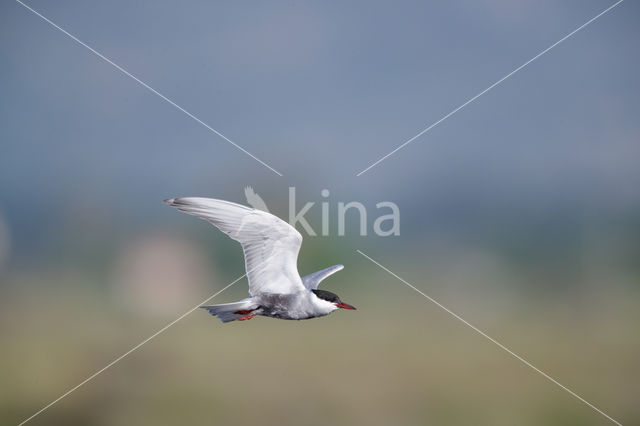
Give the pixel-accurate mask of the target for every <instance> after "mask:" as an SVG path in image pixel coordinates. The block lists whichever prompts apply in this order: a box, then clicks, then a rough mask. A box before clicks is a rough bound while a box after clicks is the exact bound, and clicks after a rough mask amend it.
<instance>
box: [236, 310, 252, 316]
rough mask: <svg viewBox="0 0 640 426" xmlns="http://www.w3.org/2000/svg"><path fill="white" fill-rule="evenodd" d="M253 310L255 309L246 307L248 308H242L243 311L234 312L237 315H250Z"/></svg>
mask: <svg viewBox="0 0 640 426" xmlns="http://www.w3.org/2000/svg"><path fill="white" fill-rule="evenodd" d="M253 311H255V309H246V310H241V311H235V312H234V314H236V315H249V314H250V313H251V312H253Z"/></svg>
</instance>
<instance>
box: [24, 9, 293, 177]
mask: <svg viewBox="0 0 640 426" xmlns="http://www.w3.org/2000/svg"><path fill="white" fill-rule="evenodd" d="M16 2H18V3H19V4H21V5H22V6H24V7H25V8H26V9H28V10H30V11H31V12H33V13H34V14H35V15H37V16H39V17H40V18H42V19H43V20H44V21H46V22H47V23H49V24H51V26H53V27H54V28H56V29H58V30H60V31H61V32H62V33H64V34H65V35H67V36H68V37H69V38H71V39H72V40H73V41H75V42H77V43H79V44H80V45H82V46H84V47H86V48H87V49H89V50H90V51H91V52H93V53H94V54H95V55H96V56H98V57H99V58H100V59H102V60H104V61H105V62H107V63H108V64H110V65H112V66H113V67H114V68H116V69H117V70H118V71H120V72H122V73H123V74H124V75H126V76H127V77H130V78H131V79H133V80H135V81H136V82H137V83H139V84H140V85H142V86H143V87H144V88H145V89H148V90H149V91H150V92H152V93H154V94H155V95H158V96H159V97H160V98H162V99H163V100H165V101H166V102H167V103H169V104H170V105H172V106H174V107H176V108H177V109H179V110H180V111H182V112H183V113H184V114H186V115H187V116H189V117H191V118H192V119H194V120H195V121H196V122H198V123H199V124H201V125H202V126H204V127H206V128H207V129H209V130H210V131H212V132H213V133H215V134H216V135H218V136H220V137H221V138H222V139H224V140H225V141H227V142H229V143H230V144H231V145H233V146H235V147H236V148H238V149H239V150H240V151H242V152H244V153H245V154H247V155H248V156H249V157H251V158H253V159H254V160H256V161H257V162H258V163H260V164H262V165H263V166H265V167H266V168H268V169H269V170H271V171H272V172H274V173H275V174H277V175H278V176H282V173H280V172H279V171H277V170H276V169H274V168H273V167H271V166H270V165H268V164H267V163H265V162H264V161H262V160H261V159H259V158H258V157H256V156H255V155H253V154H252V153H250V152H249V151H247V150H246V149H244V148H243V147H241V146H240V145H238V144H237V143H235V142H234V141H232V140H231V139H229V138H228V137H226V136H225V135H223V134H222V133H220V132H219V131H217V130H216V129H214V128H213V127H211V126H210V125H208V124H207V123H205V122H204V121H202V120H200V119H199V118H198V117H196V116H195V115H193V114H191V113H190V112H189V111H187V110H186V109H184V108H182V107H181V106H180V105H178V104H177V103H175V102H174V101H172V100H171V99H169V98H167V97H166V96H165V95H163V94H162V93H160V92H158V91H157V90H156V89H154V88H153V87H151V86H149V85H148V84H147V83H145V82H144V81H142V80H140V79H139V78H138V77H136V76H135V75H133V74H131V73H130V72H129V71H127V70H126V69H124V68H122V67H121V66H120V65H118V64H116V63H115V62H113V61H112V60H111V59H109V58H107V57H106V56H104V55H103V54H102V53H100V52H98V51H97V50H95V49H94V48H92V47H91V46H89V45H88V44H87V43H85V42H83V41H82V40H80V39H78V38H77V37H76V36H74V35H73V34H71V33H69V32H68V31H66V30H65V29H63V28H61V27H60V26H58V25H57V24H56V23H54V22H53V21H51V20H50V19H48V18H47V17H46V16H43V15H42V14H40V13H39V12H37V11H35V10H34V9H32V8H31V7H29V6H28V5H26V4H24V3H23V2H22V1H20V0H16Z"/></svg>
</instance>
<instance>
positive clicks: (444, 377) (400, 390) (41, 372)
mask: <svg viewBox="0 0 640 426" xmlns="http://www.w3.org/2000/svg"><path fill="white" fill-rule="evenodd" d="M350 261H351V264H348V263H347V268H346V269H345V271H343V272H341V273H340V274H338V275H336V276H334V277H332V278H331V280H330V281H328V282H327V284H326V288H327V289H331V290H334V291H337V292H339V293H340V295H341V296H342V298H343V299H344V300H345V301H347V302H349V303H352V304H354V305H356V306H357V307H358V310H357V311H355V312H351V311H340V312H337V313H334V314H333V315H331V316H329V317H326V318H322V319H315V320H309V321H301V322H295V321H280V320H274V319H269V318H256V319H253V320H251V321H248V322H243V323H231V324H227V325H223V324H221V323H220V322H219V321H218V320H216V319H214V318H212V317H210V316H209V315H208V314H206V313H205V312H203V311H200V310H197V311H195V312H194V313H193V314H191V315H189V316H188V317H187V318H185V319H184V320H182V321H181V322H179V323H177V324H176V325H175V326H173V327H172V328H170V329H169V330H167V331H166V332H165V333H163V334H161V335H159V336H158V337H157V338H155V339H154V340H152V341H150V342H149V343H148V344H146V345H145V346H143V347H142V348H141V349H139V350H137V351H136V352H134V353H132V354H131V355H130V356H129V357H127V358H125V359H124V360H122V361H121V362H119V363H118V364H116V365H114V366H113V367H112V368H111V369H109V370H107V371H105V372H104V373H103V374H101V375H100V376H98V377H97V378H96V379H95V380H93V381H91V382H89V383H87V384H86V385H84V386H83V387H81V388H79V389H78V390H77V391H75V392H74V393H72V394H70V395H69V396H68V397H66V398H65V399H63V400H62V401H60V402H59V403H57V404H56V405H55V406H53V407H52V408H50V409H49V410H47V411H46V412H44V413H42V414H41V415H40V416H38V417H36V418H35V419H33V420H32V421H31V423H30V424H33V425H40V424H42V425H52V424H60V425H125V424H131V425H133V424H135V425H158V424H167V425H168V424H216V425H217V424H264V425H270V424H273V425H276V424H277V425H301V424H308V425H324V424H337V425H340V424H345V425H347V424H348V425H391V424H397V425H424V424H434V425H435V424H437V425H441V424H447V425H469V424H477V425H514V424H518V425H601V424H609V422H608V421H607V420H606V419H605V418H604V417H602V416H601V415H600V414H598V413H597V412H595V411H593V410H592V409H591V408H589V407H587V406H586V405H585V404H583V403H582V402H580V401H578V400H577V399H575V398H574V397H572V396H571V395H569V394H568V393H567V392H565V391H563V390H561V389H560V388H558V387H557V386H556V385H554V384H552V383H550V382H549V381H547V380H546V379H545V378H543V377H542V376H540V375H538V374H537V373H535V372H534V371H532V370H531V369H529V368H528V367H526V366H524V365H523V364H521V363H520V362H519V361H517V360H515V359H514V358H512V357H511V356H510V355H508V354H507V353H505V352H503V351H502V350H500V349H499V348H497V347H496V346H495V345H493V344H492V343H490V342H488V341H487V340H486V339H484V338H483V337H481V336H479V335H478V334H477V333H475V332H474V331H472V330H471V329H469V328H468V327H466V326H465V325H463V324H462V323H460V322H459V321H457V320H456V319H454V318H453V317H451V316H450V315H449V314H447V313H445V312H444V311H442V310H441V309H440V308H438V307H436V306H435V305H433V304H432V303H430V302H429V301H427V300H426V299H424V298H422V297H421V296H419V295H418V294H417V293H415V292H413V291H412V290H410V289H408V288H407V287H405V286H404V285H403V284H401V283H400V282H398V281H397V280H395V279H393V278H392V277H390V276H388V275H385V273H384V272H382V271H380V270H378V269H376V267H374V266H373V265H371V264H368V263H366V262H367V261H366V260H364V259H359V258H358V257H356V256H355V255H354V256H353V257H352V258H351V259H350ZM345 263H346V262H345ZM418 271H419V269H416V268H414V269H412V270H406V269H405V270H404V272H405V273H404V274H401V275H404V276H405V278H407V279H412V278H413V277H417V276H419V275H418ZM49 272H51V271H49ZM398 272H399V271H398ZM233 278H234V277H232V276H230V275H229V276H227V275H225V274H222V273H220V274H218V280H220V282H221V283H227V282H230V281H231V280H232V279H233ZM476 278H477V282H479V283H482V282H483V278H488V277H482V276H477V277H476ZM86 279H88V277H87V278H86ZM430 279H431V282H429V283H426V282H416V281H414V284H416V285H417V286H419V287H420V288H422V289H423V290H425V291H426V292H427V293H429V294H430V295H431V296H433V297H435V298H436V299H438V300H439V301H440V302H441V303H443V304H444V305H446V306H447V307H449V308H450V309H452V310H454V311H456V312H458V313H459V314H460V315H462V316H463V317H465V318H466V319H467V320H468V321H470V322H472V323H474V324H475V325H477V326H478V327H479V328H481V329H483V330H485V331H486V332H487V333H488V334H490V335H491V336H493V337H494V338H496V339H498V340H499V341H501V342H503V343H504V344H505V345H506V346H508V347H510V348H512V349H513V350H514V351H515V352H517V353H518V354H520V355H522V356H524V357H525V358H526V359H528V360H529V361H531V362H532V363H533V364H534V365H536V366H537V367H539V368H541V369H542V370H544V371H546V372H548V373H549V374H550V375H551V376H553V377H554V378H556V379H557V380H559V381H560V382H561V383H563V384H565V385H566V386H568V387H569V388H571V389H573V390H574V391H575V392H577V393H578V394H580V395H581V396H583V397H584V398H586V399H587V400H589V401H590V402H592V403H594V404H595V405H596V406H598V407H599V408H601V409H602V410H604V411H605V412H607V413H608V414H610V415H611V416H613V417H614V418H616V419H617V420H618V421H620V422H622V423H623V424H625V425H632V424H640V410H638V406H637V402H638V401H637V396H638V395H639V394H640V385H639V384H638V382H639V381H638V377H639V375H640V367H639V366H638V359H640V335H639V334H638V332H637V331H638V330H637V325H638V319H639V318H638V312H640V310H639V309H638V308H639V307H640V306H638V303H637V302H634V301H633V300H636V301H637V300H638V297H637V294H632V293H631V292H630V290H629V292H623V291H621V290H617V291H612V290H611V288H614V287H611V288H610V289H609V290H607V291H604V290H593V289H592V290H590V291H583V292H580V293H579V296H576V294H578V293H573V295H572V294H564V295H562V296H559V297H555V298H548V297H545V296H544V295H542V293H541V294H536V293H535V292H529V293H524V292H519V293H510V294H506V295H505V294H504V293H505V292H504V291H501V290H500V289H499V288H496V287H495V286H494V287H487V288H483V287H482V284H478V285H479V286H480V288H476V289H470V288H469V289H466V290H465V289H460V288H458V289H456V288H455V286H454V284H453V283H452V282H446V281H444V280H443V279H437V278H434V277H430ZM47 280H50V282H46V281H47ZM489 281H490V280H489ZM7 283H8V284H11V285H10V286H7V288H12V289H13V290H12V291H7V292H5V295H4V297H3V299H2V311H1V317H2V321H1V322H0V324H1V326H0V339H1V340H2V342H4V343H3V350H2V358H3V360H2V363H0V382H2V387H1V388H0V389H1V391H0V392H1V393H0V423H2V424H17V423H19V422H20V421H22V420H23V419H25V418H26V417H28V416H29V415H31V414H33V413H34V412H35V411H37V410H38V409H40V408H41V407H42V406H44V405H45V404H46V403H48V402H50V401H51V400H53V399H54V398H56V397H57V396H59V395H60V394H62V393H63V392H64V391H66V390H68V389H69V388H71V387H72V386H74V385H76V384H77V383H79V382H80V381H81V380H83V379H84V378H86V377H87V376H88V375H90V374H91V373H93V372H94V371H96V370H98V369H100V368H102V367H103V366H104V365H105V364H107V363H108V362H110V361H111V360H113V359H114V358H116V357H117V356H119V355H120V354H122V353H124V352H125V351H127V350H128V349H129V348H131V347H132V346H134V345H135V344H137V343H138V342H140V341H141V340H143V339H144V338H146V337H147V336H149V335H151V334H152V333H153V332H155V331H156V330H158V329H160V328H161V327H163V326H164V325H165V324H167V323H168V322H170V321H171V320H173V319H174V318H176V317H177V316H178V315H180V314H182V313H183V312H185V311H186V310H188V309H189V308H190V307H192V306H193V305H194V304H196V303H198V302H199V301H200V300H202V299H203V298H204V297H206V296H207V295H208V294H211V293H213V292H214V291H215V288H213V286H210V287H208V288H207V287H205V288H202V289H201V294H199V295H198V297H193V300H190V301H187V300H185V301H184V302H180V303H179V306H173V305H172V308H171V309H172V310H173V311H166V312H161V313H157V312H156V313H155V314H150V313H149V312H145V311H144V310H142V311H138V310H136V309H131V308H127V307H126V304H123V302H122V300H120V298H119V296H118V293H114V292H112V291H108V290H105V289H104V288H93V289H92V288H87V286H86V281H85V277H82V276H75V277H73V276H68V275H67V276H65V275H64V274H62V275H59V274H58V275H57V274H49V273H44V272H41V273H33V274H31V275H17V274H16V275H12V276H10V277H9V281H7ZM168 285H170V286H178V287H179V286H180V285H181V283H180V282H178V281H175V282H171V283H170V284H168ZM218 287H222V284H220V285H219V286H218ZM447 288H449V290H446V289H447ZM452 288H453V290H451V289H452ZM491 288H493V291H494V292H493V293H492V290H491ZM244 291H246V283H245V282H241V283H238V285H237V287H236V288H233V289H231V290H229V293H228V294H222V295H221V296H219V297H218V298H217V299H216V300H217V301H219V302H223V301H229V300H233V298H235V297H237V296H239V295H241V294H242V293H243V292H244ZM498 294H502V295H501V296H499V297H498ZM194 296H195V295H194ZM187 302H189V303H187Z"/></svg>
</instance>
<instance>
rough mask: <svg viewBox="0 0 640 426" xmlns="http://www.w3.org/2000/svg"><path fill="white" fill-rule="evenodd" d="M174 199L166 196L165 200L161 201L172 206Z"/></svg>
mask: <svg viewBox="0 0 640 426" xmlns="http://www.w3.org/2000/svg"><path fill="white" fill-rule="evenodd" d="M175 200H176V199H175V198H167V199H166V200H164V201H163V203H165V204H168V205H170V206H172V205H173V202H174V201H175Z"/></svg>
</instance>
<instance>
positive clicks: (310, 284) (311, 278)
mask: <svg viewBox="0 0 640 426" xmlns="http://www.w3.org/2000/svg"><path fill="white" fill-rule="evenodd" d="M343 268H344V266H343V265H333V266H330V267H328V268H327V269H323V270H322V271H318V272H314V273H313V274H309V275H306V276H304V277H302V284H304V286H305V287H306V288H308V289H309V290H315V289H317V288H318V285H319V284H320V281H322V280H324V279H325V278H327V277H328V276H329V275H331V274H334V273H336V272H338V271H339V270H341V269H343Z"/></svg>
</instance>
